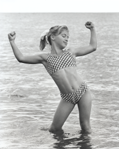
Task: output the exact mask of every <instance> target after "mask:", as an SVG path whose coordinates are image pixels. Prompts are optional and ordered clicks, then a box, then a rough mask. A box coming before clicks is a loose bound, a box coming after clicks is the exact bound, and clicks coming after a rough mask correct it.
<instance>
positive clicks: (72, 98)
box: [60, 83, 88, 105]
mask: <svg viewBox="0 0 119 149" xmlns="http://www.w3.org/2000/svg"><path fill="white" fill-rule="evenodd" d="M87 89H88V88H87V85H86V83H82V84H81V86H80V87H79V88H78V89H77V90H75V91H74V92H71V93H67V94H63V93H60V95H61V97H62V99H63V100H65V101H66V102H70V103H72V104H74V105H75V104H77V103H78V102H79V101H80V99H81V97H82V96H83V94H84V93H85V92H86V91H87Z"/></svg>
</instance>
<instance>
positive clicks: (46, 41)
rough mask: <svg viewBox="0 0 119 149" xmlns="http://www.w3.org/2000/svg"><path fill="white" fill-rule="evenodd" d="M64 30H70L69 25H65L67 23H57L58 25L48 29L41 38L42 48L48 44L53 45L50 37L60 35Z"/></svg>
mask: <svg viewBox="0 0 119 149" xmlns="http://www.w3.org/2000/svg"><path fill="white" fill-rule="evenodd" d="M63 30H67V31H69V30H68V27H67V26H65V25H63V26H59V25H57V26H53V27H51V28H50V30H49V31H47V32H46V33H45V34H44V35H43V36H41V38H40V50H43V49H44V48H45V46H46V45H47V44H50V45H52V42H51V38H50V37H51V35H55V36H56V35H59V34H61V32H62V31H63Z"/></svg>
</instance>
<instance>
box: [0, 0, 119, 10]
mask: <svg viewBox="0 0 119 149" xmlns="http://www.w3.org/2000/svg"><path fill="white" fill-rule="evenodd" d="M118 5H119V2H118V0H0V13H2V12H17V13H19V12H119V8H118Z"/></svg>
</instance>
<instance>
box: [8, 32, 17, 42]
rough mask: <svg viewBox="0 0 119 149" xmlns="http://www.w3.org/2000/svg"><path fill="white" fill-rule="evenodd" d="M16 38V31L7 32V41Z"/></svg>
mask: <svg viewBox="0 0 119 149" xmlns="http://www.w3.org/2000/svg"><path fill="white" fill-rule="evenodd" d="M15 38H16V33H15V32H11V33H9V34H8V39H9V41H14V40H15Z"/></svg>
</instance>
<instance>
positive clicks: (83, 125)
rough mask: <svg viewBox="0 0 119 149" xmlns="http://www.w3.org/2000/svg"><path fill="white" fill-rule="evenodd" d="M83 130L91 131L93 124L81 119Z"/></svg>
mask: <svg viewBox="0 0 119 149" xmlns="http://www.w3.org/2000/svg"><path fill="white" fill-rule="evenodd" d="M80 125H81V129H82V131H84V132H86V133H91V126H90V122H89V121H80Z"/></svg>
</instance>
